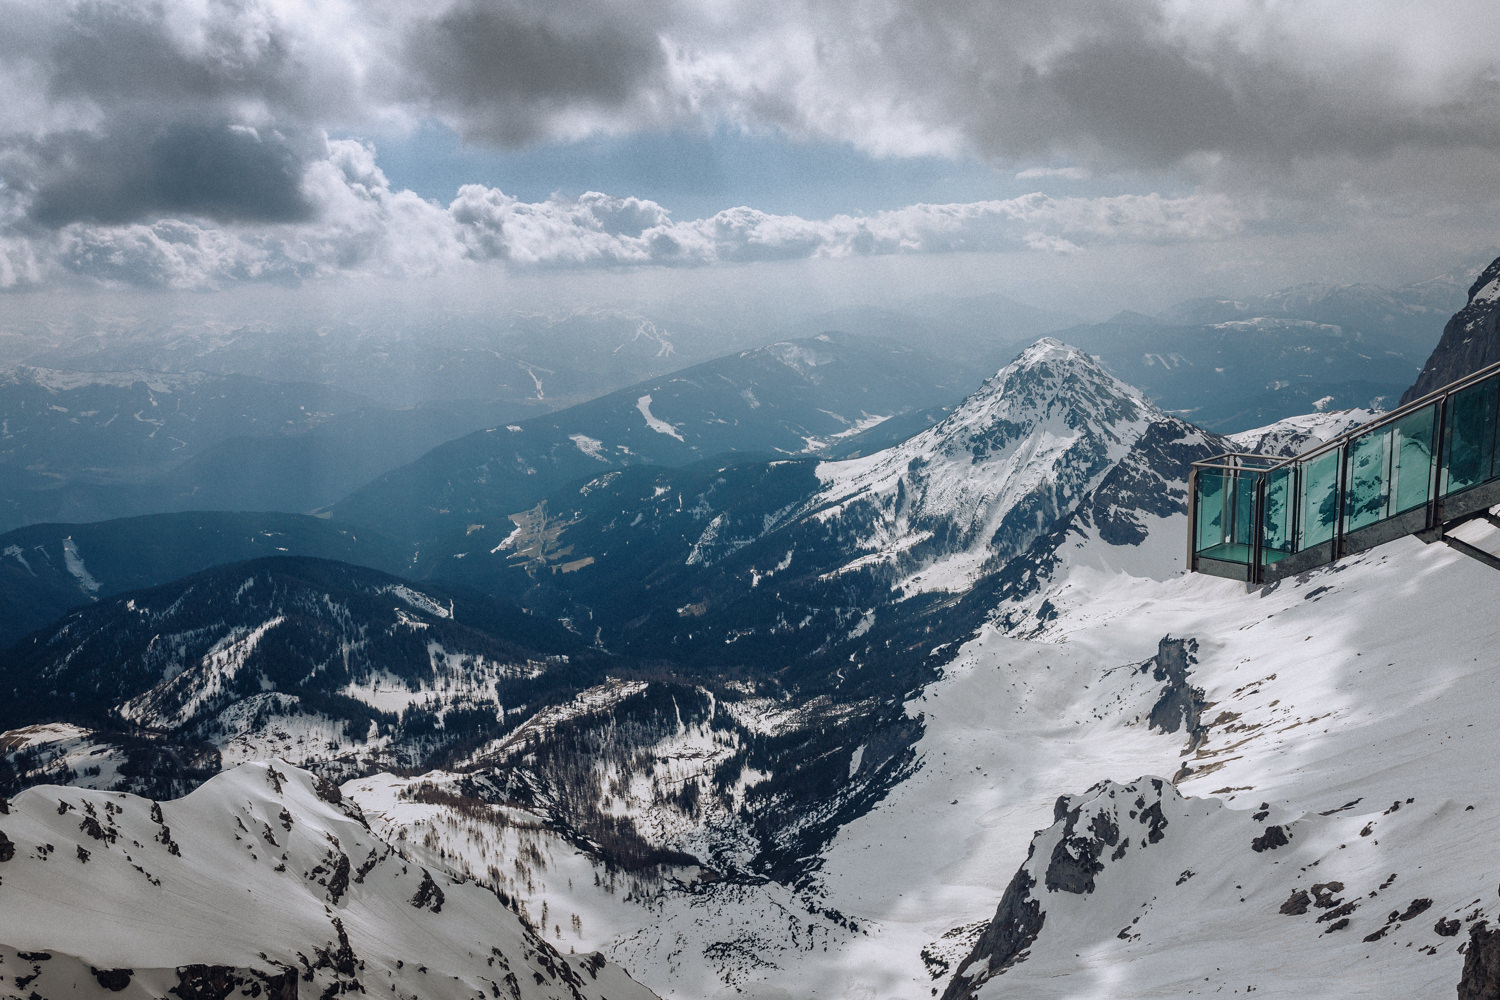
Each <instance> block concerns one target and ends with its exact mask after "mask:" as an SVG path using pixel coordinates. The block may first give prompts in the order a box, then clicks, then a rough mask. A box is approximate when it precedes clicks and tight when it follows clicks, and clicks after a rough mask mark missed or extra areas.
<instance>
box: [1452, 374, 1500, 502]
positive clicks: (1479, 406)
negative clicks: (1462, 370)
mask: <svg viewBox="0 0 1500 1000" xmlns="http://www.w3.org/2000/svg"><path fill="white" fill-rule="evenodd" d="M1497 390H1500V378H1492V379H1488V380H1486V381H1484V382H1480V383H1479V384H1478V385H1471V386H1469V387H1468V388H1467V389H1464V390H1462V391H1460V392H1456V393H1454V394H1453V396H1452V398H1450V399H1449V400H1448V426H1447V427H1446V428H1445V431H1444V432H1445V434H1446V435H1447V440H1446V441H1445V443H1444V450H1445V456H1444V465H1446V466H1447V468H1446V475H1445V477H1444V485H1443V492H1444V493H1456V492H1457V491H1459V490H1465V489H1468V488H1469V487H1470V486H1477V485H1479V484H1480V483H1482V482H1484V481H1485V480H1487V479H1489V478H1490V477H1491V475H1493V472H1494V468H1493V459H1492V451H1493V445H1492V442H1493V441H1494V440H1495V402H1496V399H1495V394H1496V391H1497Z"/></svg>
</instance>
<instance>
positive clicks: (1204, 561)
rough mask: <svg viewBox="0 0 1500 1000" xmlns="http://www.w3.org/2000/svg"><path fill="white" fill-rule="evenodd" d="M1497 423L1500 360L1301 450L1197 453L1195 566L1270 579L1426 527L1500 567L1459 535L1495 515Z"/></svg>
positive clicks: (1426, 534) (1192, 513)
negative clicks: (1290, 454)
mask: <svg viewBox="0 0 1500 1000" xmlns="http://www.w3.org/2000/svg"><path fill="white" fill-rule="evenodd" d="M1497 425H1500V364H1494V365H1490V366H1489V367H1487V368H1483V369H1481V370H1480V371H1477V372H1475V373H1473V374H1472V375H1469V376H1467V377H1465V378H1462V379H1459V380H1458V381H1457V382H1453V383H1451V384H1449V385H1446V386H1444V387H1443V388H1441V389H1438V390H1437V391H1435V392H1432V393H1429V394H1428V395H1426V396H1423V397H1422V398H1420V399H1416V400H1413V401H1412V402H1410V403H1407V404H1406V405H1405V406H1402V407H1400V408H1399V409H1396V410H1393V411H1391V412H1390V413H1387V414H1385V415H1384V416H1382V417H1380V418H1379V419H1378V420H1374V421H1372V422H1370V423H1368V424H1365V425H1364V426H1362V427H1357V428H1355V429H1354V430H1351V431H1349V432H1347V433H1345V434H1341V435H1339V436H1338V437H1336V438H1334V439H1333V440H1331V441H1328V442H1326V443H1325V444H1322V445H1319V446H1318V447H1317V448H1314V449H1313V450H1311V451H1309V452H1306V453H1305V454H1302V455H1298V456H1296V457H1295V458H1277V457H1271V456H1267V455H1251V454H1242V453H1237V452H1230V453H1228V454H1224V455H1220V456H1218V457H1217V458H1211V459H1208V460H1207V461H1203V462H1195V463H1194V464H1193V471H1192V474H1191V476H1190V477H1189V480H1188V496H1189V505H1188V512H1189V523H1190V525H1191V527H1190V532H1191V535H1190V541H1189V562H1188V565H1189V566H1190V568H1191V569H1192V570H1193V571H1194V572H1197V573H1210V574H1213V575H1214V576H1224V577H1229V578H1231V579H1235V580H1244V581H1245V582H1246V583H1251V584H1262V583H1271V582H1273V581H1275V580H1279V579H1282V578H1283V577H1287V576H1290V575H1292V574H1294V573H1300V572H1302V571H1303V570H1307V569H1311V568H1312V567H1314V566H1321V565H1323V564H1324V563H1329V562H1333V561H1334V560H1335V559H1338V558H1340V557H1342V556H1346V555H1349V554H1351V553H1354V552H1360V551H1363V550H1365V549H1369V548H1373V547H1375V546H1376V545H1380V544H1383V543H1384V542H1388V541H1391V540H1392V539H1395V538H1400V537H1401V536H1403V535H1421V536H1422V537H1423V539H1424V540H1426V541H1437V540H1439V539H1442V540H1444V541H1447V542H1449V544H1452V545H1454V547H1455V548H1458V549H1460V550H1461V551H1465V552H1466V553H1467V554H1468V555H1472V556H1474V557H1475V558H1478V559H1482V560H1484V561H1486V562H1487V563H1488V564H1489V565H1491V566H1494V567H1495V568H1496V569H1500V559H1497V558H1496V557H1495V556H1494V555H1492V554H1490V553H1489V552H1486V551H1484V550H1483V549H1478V548H1476V547H1475V546H1473V545H1469V544H1468V543H1466V542H1464V541H1462V540H1461V539H1458V538H1454V537H1451V536H1449V535H1448V532H1449V530H1450V529H1453V528H1454V527H1455V526H1457V525H1459V524H1461V523H1463V522H1465V521H1468V520H1471V519H1474V518H1481V517H1483V518H1490V519H1491V520H1492V522H1493V520H1494V519H1493V517H1492V515H1490V514H1489V510H1490V508H1491V507H1494V506H1495V505H1497V504H1500V440H1497V438H1500V435H1497ZM1497 526H1500V525H1497ZM1471 550H1472V551H1471Z"/></svg>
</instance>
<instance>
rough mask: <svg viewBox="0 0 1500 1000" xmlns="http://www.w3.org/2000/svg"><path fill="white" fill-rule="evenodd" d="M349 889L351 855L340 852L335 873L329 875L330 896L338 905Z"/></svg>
mask: <svg viewBox="0 0 1500 1000" xmlns="http://www.w3.org/2000/svg"><path fill="white" fill-rule="evenodd" d="M348 891H349V855H347V854H345V853H343V852H342V851H340V852H339V856H338V858H337V859H336V860H335V861H334V863H333V874H332V875H330V876H329V877H328V898H329V899H330V900H332V901H333V903H334V905H338V901H339V900H340V899H342V898H343V896H344V893H346V892H348Z"/></svg>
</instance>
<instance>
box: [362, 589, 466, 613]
mask: <svg viewBox="0 0 1500 1000" xmlns="http://www.w3.org/2000/svg"><path fill="white" fill-rule="evenodd" d="M379 592H380V593H382V594H391V595H394V596H395V597H397V598H399V599H400V600H401V601H402V602H404V603H405V604H406V605H407V606H408V607H411V608H415V609H416V610H418V611H422V612H426V613H427V614H429V615H432V616H433V617H435V618H452V617H453V608H452V602H449V604H447V605H444V604H442V603H440V602H438V601H436V600H433V599H432V598H431V597H428V596H427V595H426V594H424V593H422V592H420V591H417V590H413V589H411V588H410V587H407V586H405V585H403V584H393V585H391V586H387V587H382V588H380V591H379Z"/></svg>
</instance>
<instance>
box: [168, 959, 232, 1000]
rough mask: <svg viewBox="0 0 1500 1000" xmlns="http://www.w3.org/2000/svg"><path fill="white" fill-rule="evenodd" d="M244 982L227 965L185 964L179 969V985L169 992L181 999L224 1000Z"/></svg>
mask: <svg viewBox="0 0 1500 1000" xmlns="http://www.w3.org/2000/svg"><path fill="white" fill-rule="evenodd" d="M243 983H244V980H243V979H242V978H241V977H240V976H238V975H237V974H236V973H235V970H234V969H232V968H230V967H229V966H227V965H184V966H181V967H180V968H178V970H177V985H176V986H174V987H172V988H171V989H170V990H168V991H167V992H168V993H169V994H171V995H172V996H174V997H178V998H179V1000H224V998H225V997H227V996H229V994H231V993H233V992H235V991H236V990H238V989H239V987H240V986H241V985H242V984H243Z"/></svg>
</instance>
